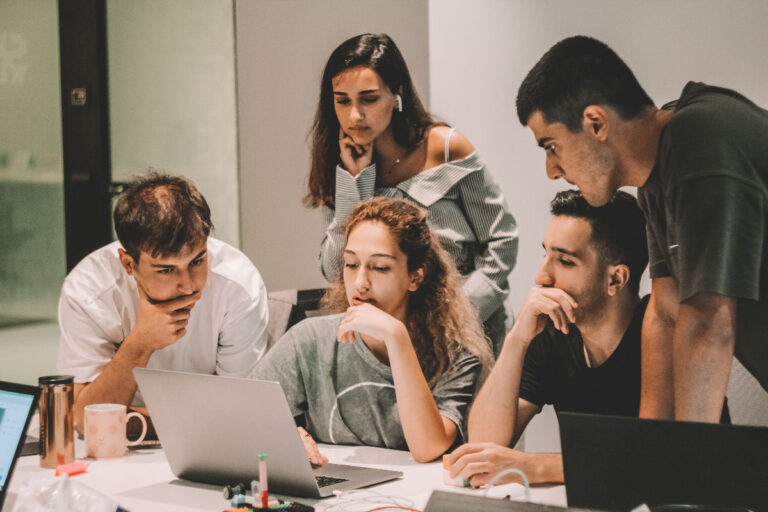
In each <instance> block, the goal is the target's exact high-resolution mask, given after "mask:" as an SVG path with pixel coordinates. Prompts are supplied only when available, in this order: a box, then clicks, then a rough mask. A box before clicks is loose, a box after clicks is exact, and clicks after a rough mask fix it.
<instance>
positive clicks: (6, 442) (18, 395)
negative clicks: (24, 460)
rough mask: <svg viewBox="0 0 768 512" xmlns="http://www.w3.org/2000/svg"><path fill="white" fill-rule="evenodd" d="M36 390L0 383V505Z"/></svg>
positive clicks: (33, 405)
mask: <svg viewBox="0 0 768 512" xmlns="http://www.w3.org/2000/svg"><path fill="white" fill-rule="evenodd" d="M37 393H38V391H37V388H36V387H32V386H21V385H18V384H10V383H6V382H0V503H1V502H2V501H1V500H2V496H3V494H4V493H5V491H6V485H7V484H8V479H9V478H10V476H11V471H12V470H13V465H14V462H15V460H16V457H17V452H18V451H19V450H20V448H21V445H22V444H23V440H24V433H25V431H26V428H27V425H28V423H29V418H30V417H31V416H32V414H33V412H34V409H35V405H36V403H35V402H36V397H37Z"/></svg>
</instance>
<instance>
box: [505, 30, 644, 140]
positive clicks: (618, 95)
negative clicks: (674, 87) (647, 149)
mask: <svg viewBox="0 0 768 512" xmlns="http://www.w3.org/2000/svg"><path fill="white" fill-rule="evenodd" d="M589 105H603V106H607V107H610V108H612V109H613V110H615V111H616V112H617V113H618V114H619V115H620V116H621V118H622V119H633V118H636V117H638V116H639V115H640V114H641V113H642V112H643V110H645V109H646V108H648V107H649V106H651V107H652V106H653V101H652V100H651V98H650V97H649V96H648V95H647V94H646V93H645V91H644V90H643V88H642V87H640V84H639V83H638V82H637V79H636V78H635V75H634V74H632V71H631V70H630V69H629V67H628V66H627V65H626V64H625V63H624V61H622V60H621V58H619V56H618V55H616V52H614V51H613V50H611V49H610V48H609V47H608V45H606V44H605V43H602V42H600V41H598V40H597V39H592V38H591V37H586V36H573V37H569V38H567V39H563V40H562V41H560V42H559V43H557V44H556V45H554V46H553V47H552V48H550V49H549V51H547V53H545V54H544V56H543V57H542V58H541V59H539V62H537V63H536V65H535V66H533V68H532V69H531V70H530V71H529V72H528V76H526V77H525V80H523V83H522V84H521V85H520V89H519V90H518V91H517V116H518V118H519V119H520V122H521V123H522V124H523V126H525V125H527V124H528V120H529V119H530V118H531V116H532V115H533V114H534V113H535V112H536V111H541V113H542V115H543V116H544V120H545V121H546V122H547V123H563V124H564V125H565V126H566V127H568V129H569V130H570V131H571V132H574V133H575V132H580V131H581V120H582V116H583V114H584V109H585V108H586V107H588V106H589Z"/></svg>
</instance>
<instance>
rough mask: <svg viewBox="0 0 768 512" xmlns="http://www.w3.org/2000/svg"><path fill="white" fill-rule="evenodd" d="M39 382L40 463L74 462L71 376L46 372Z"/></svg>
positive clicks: (46, 464) (48, 465) (72, 378)
mask: <svg viewBox="0 0 768 512" xmlns="http://www.w3.org/2000/svg"><path fill="white" fill-rule="evenodd" d="M38 385H39V386H40V404H39V408H38V410H39V412H40V466H41V467H44V468H55V467H56V466H59V465H61V464H69V463H71V462H75V425H74V413H73V406H74V402H75V401H74V396H75V395H74V387H75V385H74V377H72V376H71V375H49V376H46V377H40V378H39V379H38Z"/></svg>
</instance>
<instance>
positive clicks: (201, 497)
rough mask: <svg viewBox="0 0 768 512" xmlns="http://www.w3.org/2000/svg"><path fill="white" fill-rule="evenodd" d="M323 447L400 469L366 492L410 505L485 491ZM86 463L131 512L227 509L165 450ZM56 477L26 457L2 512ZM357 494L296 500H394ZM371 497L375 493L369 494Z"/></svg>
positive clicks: (537, 494) (330, 510)
mask: <svg viewBox="0 0 768 512" xmlns="http://www.w3.org/2000/svg"><path fill="white" fill-rule="evenodd" d="M320 449H321V451H322V452H323V453H324V454H325V455H327V456H328V458H329V459H330V460H331V462H336V463H342V464H355V465H363V466H371V467H377V468H383V469H394V470H398V471H402V472H403V478H402V479H400V480H395V481H392V482H388V483H384V484H380V485H376V486H373V487H370V488H368V490H370V491H374V492H375V493H378V495H380V496H382V495H383V496H394V497H398V498H400V499H406V500H410V501H409V502H408V503H409V505H408V506H411V507H413V508H416V509H419V510H423V508H424V506H425V505H426V503H427V500H428V499H429V496H430V494H431V493H432V491H433V490H434V489H442V490H453V491H456V492H470V493H477V494H482V493H484V492H485V491H484V490H470V489H458V488H456V487H450V486H446V485H444V484H443V480H442V478H443V477H442V472H443V468H442V464H441V463H439V462H434V463H430V464H419V463H416V462H414V461H413V459H412V458H411V456H410V453H408V452H405V451H398V450H387V449H383V448H373V447H370V446H337V445H321V446H320ZM76 455H77V458H78V460H82V459H83V457H84V455H85V445H84V443H83V442H82V441H78V442H77V443H76ZM86 460H87V459H86ZM87 461H88V462H90V466H89V467H88V471H87V473H85V474H82V475H78V476H75V477H73V479H76V480H77V481H80V482H82V483H84V484H86V485H89V486H91V487H93V488H94V489H97V490H99V491H101V492H103V493H104V494H107V495H109V496H111V497H112V498H114V499H115V500H116V501H117V502H118V503H119V504H120V505H121V506H122V507H124V508H126V509H127V510H129V511H131V512H145V511H146V512H155V511H157V512H160V511H163V512H181V511H190V512H191V511H208V512H214V511H216V512H221V511H222V510H225V509H227V508H229V502H228V501H227V500H225V499H224V498H223V497H222V493H221V487H220V486H212V485H205V484H198V483H194V482H188V481H184V480H179V479H177V478H176V477H175V476H174V475H173V473H171V469H170V467H169V466H168V462H167V460H166V458H165V454H164V453H163V451H162V450H161V449H142V450H132V451H130V452H129V454H128V455H127V456H125V457H122V458H119V459H111V460H98V461H90V460H87ZM54 478H55V477H54V470H52V469H42V468H41V467H40V459H39V457H38V456H29V457H22V458H21V459H19V461H18V463H17V465H16V470H15V471H14V474H13V478H12V480H11V485H10V495H9V496H8V497H7V498H6V503H5V506H4V507H3V512H12V511H15V510H17V509H18V508H19V506H20V500H21V498H20V496H19V494H20V492H21V491H22V489H23V488H24V487H25V484H27V483H28V482H50V481H52V480H53V479H54ZM353 492H355V493H358V494H355V495H348V496H346V497H345V496H342V497H340V498H328V499H325V500H320V501H314V500H309V499H305V498H297V501H300V502H302V503H307V504H313V505H314V506H315V509H316V510H317V511H318V512H320V511H324V512H334V511H362V510H368V509H371V508H373V507H375V506H383V505H385V504H392V503H393V501H391V500H390V501H387V500H382V498H380V496H379V497H375V498H373V499H368V500H367V501H357V502H354V503H353V502H351V501H349V500H351V499H352V498H355V499H358V498H365V495H364V494H363V493H362V492H358V491H353ZM523 492H524V489H523V487H522V486H521V485H518V484H508V485H502V486H498V487H495V488H493V489H490V490H489V492H488V496H497V497H503V496H506V495H510V496H512V497H513V499H520V500H522V499H523ZM371 495H372V493H369V494H368V496H371ZM532 495H533V497H534V499H535V500H537V501H539V502H541V503H545V504H549V505H561V506H565V503H566V499H565V487H564V486H562V485H558V486H548V487H536V488H534V489H532Z"/></svg>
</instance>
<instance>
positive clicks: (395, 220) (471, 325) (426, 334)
mask: <svg viewBox="0 0 768 512" xmlns="http://www.w3.org/2000/svg"><path fill="white" fill-rule="evenodd" d="M366 221H373V222H381V223H382V224H384V225H385V226H387V228H388V229H389V232H390V234H391V235H392V237H393V238H394V239H395V240H397V245H398V247H400V250H401V251H403V253H404V254H405V256H406V258H407V261H408V271H409V272H413V271H415V270H416V269H419V268H423V269H424V280H423V281H422V283H421V285H420V286H419V289H418V290H416V291H414V292H410V296H409V297H408V308H407V312H406V321H405V326H406V328H407V329H408V334H409V335H410V337H411V341H412V342H413V348H414V350H415V351H416V355H417V356H418V358H419V362H420V363H421V366H422V370H423V371H424V377H425V378H426V379H427V382H428V383H429V386H430V388H431V387H434V385H435V384H436V383H437V381H438V380H439V379H440V376H441V375H443V373H445V372H446V371H448V370H450V368H451V367H452V365H453V363H454V362H455V361H456V358H457V356H458V355H459V354H460V353H461V351H462V350H467V351H469V352H470V353H472V354H474V355H476V356H477V358H478V359H479V360H480V364H481V365H482V368H483V371H482V372H481V375H480V379H482V378H484V376H485V374H486V372H487V371H488V370H490V367H491V364H492V361H493V355H492V354H491V350H490V345H489V343H488V340H487V339H486V338H485V334H484V333H483V327H482V325H480V322H479V321H478V319H477V313H476V312H475V310H474V308H473V307H472V305H471V304H470V302H469V299H468V298H467V296H466V295H464V292H463V291H462V289H461V280H460V277H459V273H458V271H457V270H456V265H455V264H454V263H453V258H451V257H450V255H449V254H448V253H447V252H446V251H445V249H443V248H442V246H441V245H440V242H439V241H438V240H437V235H436V234H435V232H434V231H433V230H432V229H431V227H430V225H429V222H428V221H427V212H426V211H424V210H423V209H421V208H419V207H418V206H416V205H415V204H413V203H411V202H409V201H405V200H402V199H393V198H389V197H374V198H371V199H368V200H367V201H363V202H361V203H358V205H357V206H355V209H354V210H352V213H351V214H350V216H349V220H348V221H347V225H346V227H345V233H346V236H347V238H349V234H350V233H351V232H352V230H353V229H355V227H357V226H358V225H359V224H361V223H363V222H366ZM321 306H322V307H323V309H324V310H326V311H329V312H331V313H342V312H344V311H346V310H347V308H348V307H349V302H348V301H347V293H346V290H345V287H344V281H343V275H342V276H341V277H340V278H339V280H338V281H336V282H335V283H333V284H332V285H331V286H330V287H329V288H328V289H327V290H326V294H325V296H324V297H323V299H322V302H321Z"/></svg>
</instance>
